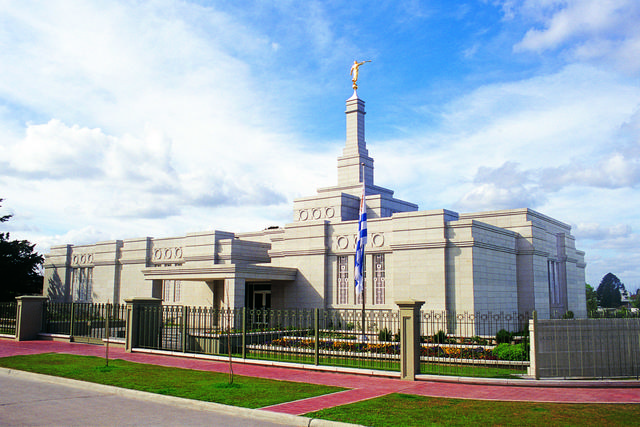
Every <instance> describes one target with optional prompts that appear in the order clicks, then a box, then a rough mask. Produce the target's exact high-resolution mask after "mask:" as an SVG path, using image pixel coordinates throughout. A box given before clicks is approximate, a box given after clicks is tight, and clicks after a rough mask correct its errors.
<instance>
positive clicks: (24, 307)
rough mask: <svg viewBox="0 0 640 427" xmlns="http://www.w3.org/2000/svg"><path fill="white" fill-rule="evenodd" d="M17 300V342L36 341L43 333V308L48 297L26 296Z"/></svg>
mask: <svg viewBox="0 0 640 427" xmlns="http://www.w3.org/2000/svg"><path fill="white" fill-rule="evenodd" d="M16 300H17V301H18V314H17V318H16V341H27V340H34V339H36V338H37V337H38V334H39V333H40V332H42V308H43V305H44V302H45V301H46V300H47V297H43V296H31V295H24V296H21V297H17V298H16Z"/></svg>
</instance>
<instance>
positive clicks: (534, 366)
mask: <svg viewBox="0 0 640 427" xmlns="http://www.w3.org/2000/svg"><path fill="white" fill-rule="evenodd" d="M537 329H538V312H537V311H535V310H533V318H532V319H529V375H530V376H532V377H534V378H535V379H536V380H539V379H540V369H539V368H538V352H539V349H540V344H539V342H538V336H539V334H538V330H537Z"/></svg>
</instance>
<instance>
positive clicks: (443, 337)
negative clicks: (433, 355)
mask: <svg viewBox="0 0 640 427" xmlns="http://www.w3.org/2000/svg"><path fill="white" fill-rule="evenodd" d="M433 342H434V343H436V344H444V343H446V342H447V334H445V333H444V331H443V330H442V329H441V330H439V331H438V333H437V334H435V335H434V336H433Z"/></svg>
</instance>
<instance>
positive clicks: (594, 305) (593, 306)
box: [586, 283, 598, 313]
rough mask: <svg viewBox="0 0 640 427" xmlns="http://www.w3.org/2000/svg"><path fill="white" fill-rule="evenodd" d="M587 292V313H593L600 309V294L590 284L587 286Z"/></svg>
mask: <svg viewBox="0 0 640 427" xmlns="http://www.w3.org/2000/svg"><path fill="white" fill-rule="evenodd" d="M586 292H587V313H593V312H594V311H596V310H597V309H598V294H597V293H596V291H595V289H593V286H591V285H590V284H588V283H587V284H586Z"/></svg>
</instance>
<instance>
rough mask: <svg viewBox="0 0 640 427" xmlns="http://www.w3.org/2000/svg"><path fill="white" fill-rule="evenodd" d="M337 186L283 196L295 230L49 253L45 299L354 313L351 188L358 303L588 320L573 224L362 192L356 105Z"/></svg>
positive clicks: (360, 112) (363, 159) (363, 160)
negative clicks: (362, 257)
mask: <svg viewBox="0 0 640 427" xmlns="http://www.w3.org/2000/svg"><path fill="white" fill-rule="evenodd" d="M346 116H347V138H346V145H345V148H344V150H343V153H342V156H340V157H339V158H338V185H337V186H335V187H329V188H321V189H318V191H317V194H316V195H314V196H310V197H304V198H300V199H296V200H295V201H294V202H293V222H291V223H289V224H286V225H284V226H282V227H276V228H270V229H266V230H263V231H258V232H254V233H229V232H222V231H211V232H201V233H192V234H187V235H186V236H181V237H175V238H163V239H153V238H149V237H147V238H141V239H129V240H116V241H110V242H101V243H96V244H94V245H83V246H75V245H65V246H55V247H53V248H52V249H51V252H50V253H49V254H48V255H47V256H46V263H45V284H46V286H45V293H46V295H47V296H49V297H50V298H51V299H53V300H58V301H72V300H73V301H93V302H106V301H118V302H122V301H123V300H124V299H126V298H132V297H157V298H162V299H163V301H164V303H165V304H174V303H175V304H183V305H197V306H214V307H226V306H231V307H243V306H248V307H255V308H261V307H273V308H289V307H299V308H314V307H335V308H355V307H360V305H361V302H360V301H359V300H358V298H357V296H356V295H355V289H354V257H355V242H356V234H357V230H358V223H357V218H358V208H359V204H360V196H361V192H362V186H363V185H364V186H365V189H366V206H367V215H368V219H369V221H368V230H369V234H368V242H367V246H366V250H365V252H366V262H365V270H366V279H365V294H366V295H365V302H366V305H367V306H368V307H370V308H396V305H395V301H408V300H418V301H425V304H424V306H423V309H426V310H451V311H457V312H461V311H468V312H478V311H481V312H489V311H490V312H494V313H495V312H509V313H512V312H518V313H525V312H531V311H532V310H534V309H535V310H537V311H538V315H539V317H540V318H548V317H554V316H558V315H562V314H564V313H565V312H566V311H567V310H571V311H573V312H574V314H575V315H576V316H577V317H585V316H586V300H585V290H584V284H585V280H584V277H585V275H584V269H585V263H584V252H581V251H578V250H576V248H575V239H574V238H573V236H571V227H570V226H568V225H567V224H564V223H562V222H560V221H557V220H555V219H553V218H549V217H547V216H545V215H542V214H540V213H538V212H535V211H533V210H531V209H526V208H524V209H512V210H504V211H495V212H481V213H466V214H458V213H456V212H452V211H449V210H444V209H440V210H429V211H418V206H417V205H415V204H413V203H410V202H406V201H403V200H399V199H396V198H394V197H393V191H391V190H388V189H386V188H382V187H379V186H377V185H375V184H374V167H373V159H372V158H371V157H369V154H368V151H367V148H366V143H365V139H364V123H365V121H364V116H365V111H364V101H362V100H361V99H359V98H358V97H357V95H356V94H355V93H354V96H353V97H351V98H350V99H349V100H347V108H346Z"/></svg>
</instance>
